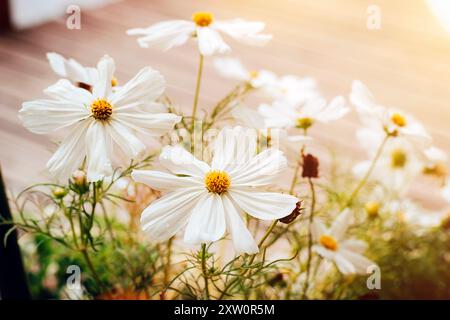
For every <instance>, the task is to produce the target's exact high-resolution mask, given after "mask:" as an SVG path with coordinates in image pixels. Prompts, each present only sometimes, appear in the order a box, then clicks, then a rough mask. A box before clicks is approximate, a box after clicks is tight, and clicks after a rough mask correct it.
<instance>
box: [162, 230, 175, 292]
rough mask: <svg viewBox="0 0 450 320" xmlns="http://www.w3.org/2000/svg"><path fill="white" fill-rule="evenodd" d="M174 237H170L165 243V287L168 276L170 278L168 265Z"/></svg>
mask: <svg viewBox="0 0 450 320" xmlns="http://www.w3.org/2000/svg"><path fill="white" fill-rule="evenodd" d="M174 238H175V237H172V238H170V239H169V241H167V261H166V267H165V268H164V285H165V286H166V287H167V286H168V285H169V276H170V263H171V259H172V244H173V239H174Z"/></svg>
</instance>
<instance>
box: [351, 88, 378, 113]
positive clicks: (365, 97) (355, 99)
mask: <svg viewBox="0 0 450 320" xmlns="http://www.w3.org/2000/svg"><path fill="white" fill-rule="evenodd" d="M350 101H351V103H353V104H354V105H355V107H356V110H357V111H358V112H361V113H367V112H373V109H374V108H376V103H375V99H374V97H373V95H372V93H371V92H370V90H369V89H368V88H367V87H366V86H365V85H364V84H363V83H362V82H361V81H359V80H355V81H353V83H352V92H351V94H350Z"/></svg>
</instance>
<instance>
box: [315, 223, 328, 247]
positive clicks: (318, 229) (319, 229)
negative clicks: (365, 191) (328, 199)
mask: <svg viewBox="0 0 450 320" xmlns="http://www.w3.org/2000/svg"><path fill="white" fill-rule="evenodd" d="M327 233H328V230H327V227H326V226H325V224H324V223H323V222H322V220H320V219H319V218H315V219H314V220H313V223H312V225H311V234H312V237H313V239H314V241H316V242H318V241H319V240H320V237H321V236H323V235H325V234H327Z"/></svg>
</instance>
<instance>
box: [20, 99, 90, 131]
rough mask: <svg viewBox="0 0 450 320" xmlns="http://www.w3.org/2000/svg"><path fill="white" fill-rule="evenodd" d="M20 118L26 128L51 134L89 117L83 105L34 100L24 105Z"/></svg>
mask: <svg viewBox="0 0 450 320" xmlns="http://www.w3.org/2000/svg"><path fill="white" fill-rule="evenodd" d="M19 117H20V119H21V120H22V123H23V125H24V127H26V128H27V129H28V130H30V131H31V132H34V133H39V134H42V133H49V132H52V131H55V130H58V129H61V128H64V127H67V126H70V125H72V124H74V123H76V122H79V121H81V120H83V119H86V118H87V117H89V112H88V111H87V110H86V108H85V107H84V106H83V105H81V104H76V103H69V102H66V101H56V100H34V101H27V102H24V103H23V104H22V109H20V110H19Z"/></svg>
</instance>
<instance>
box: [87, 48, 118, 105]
mask: <svg viewBox="0 0 450 320" xmlns="http://www.w3.org/2000/svg"><path fill="white" fill-rule="evenodd" d="M115 69H116V66H115V65H114V60H113V59H112V58H111V57H109V56H106V55H105V56H104V57H103V58H101V59H100V61H99V62H98V64H97V71H98V79H97V81H96V82H95V83H94V85H93V87H92V95H93V96H94V98H107V97H108V96H109V95H110V94H111V91H112V85H111V80H112V78H113V76H114V71H115Z"/></svg>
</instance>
